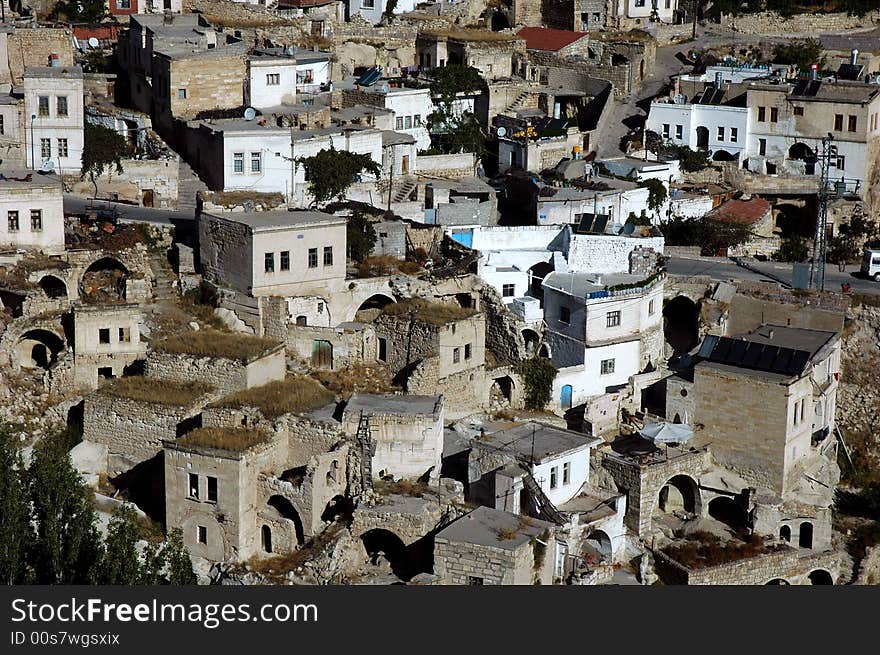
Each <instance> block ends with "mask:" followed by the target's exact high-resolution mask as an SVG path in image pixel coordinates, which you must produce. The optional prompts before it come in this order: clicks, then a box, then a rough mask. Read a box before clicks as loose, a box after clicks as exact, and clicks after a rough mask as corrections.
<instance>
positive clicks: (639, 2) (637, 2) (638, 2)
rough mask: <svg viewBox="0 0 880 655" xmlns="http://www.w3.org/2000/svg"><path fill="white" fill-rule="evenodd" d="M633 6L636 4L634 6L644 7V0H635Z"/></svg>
mask: <svg viewBox="0 0 880 655" xmlns="http://www.w3.org/2000/svg"><path fill="white" fill-rule="evenodd" d="M635 6H636V7H644V6H645V0H635Z"/></svg>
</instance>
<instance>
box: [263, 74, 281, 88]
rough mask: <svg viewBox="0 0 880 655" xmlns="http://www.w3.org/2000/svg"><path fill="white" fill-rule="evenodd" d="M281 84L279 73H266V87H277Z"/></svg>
mask: <svg viewBox="0 0 880 655" xmlns="http://www.w3.org/2000/svg"><path fill="white" fill-rule="evenodd" d="M279 84H281V74H280V73H267V74H266V86H278V85H279Z"/></svg>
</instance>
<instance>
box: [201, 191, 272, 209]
mask: <svg viewBox="0 0 880 655" xmlns="http://www.w3.org/2000/svg"><path fill="white" fill-rule="evenodd" d="M205 200H207V201H208V202H211V203H213V204H215V205H220V206H222V207H237V206H241V205H242V203H244V202H245V201H246V200H250V201H251V202H253V203H254V204H255V205H262V206H263V207H264V208H265V209H275V208H276V207H279V206H280V205H282V204H284V195H283V194H280V193H257V192H251V191H214V192H212V193H209V194H207V195H206V196H205Z"/></svg>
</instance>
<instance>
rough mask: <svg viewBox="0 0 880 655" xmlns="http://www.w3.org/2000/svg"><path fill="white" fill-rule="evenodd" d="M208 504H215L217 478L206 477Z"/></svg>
mask: <svg viewBox="0 0 880 655" xmlns="http://www.w3.org/2000/svg"><path fill="white" fill-rule="evenodd" d="M208 502H209V503H216V502H217V478H215V477H212V476H210V475H209V476H208Z"/></svg>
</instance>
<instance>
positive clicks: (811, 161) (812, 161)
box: [788, 141, 816, 175]
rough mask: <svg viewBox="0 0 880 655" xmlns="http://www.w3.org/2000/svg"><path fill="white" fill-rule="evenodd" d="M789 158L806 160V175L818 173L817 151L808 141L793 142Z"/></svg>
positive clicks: (789, 150)
mask: <svg viewBox="0 0 880 655" xmlns="http://www.w3.org/2000/svg"><path fill="white" fill-rule="evenodd" d="M788 158H789V159H794V160H796V161H802V162H804V174H805V175H814V174H815V173H816V153H815V151H814V150H813V149H812V148H811V147H810V146H808V145H807V144H806V143H803V142H801V141H798V142H797V143H794V144H792V146H791V147H790V148H789V149H788Z"/></svg>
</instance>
